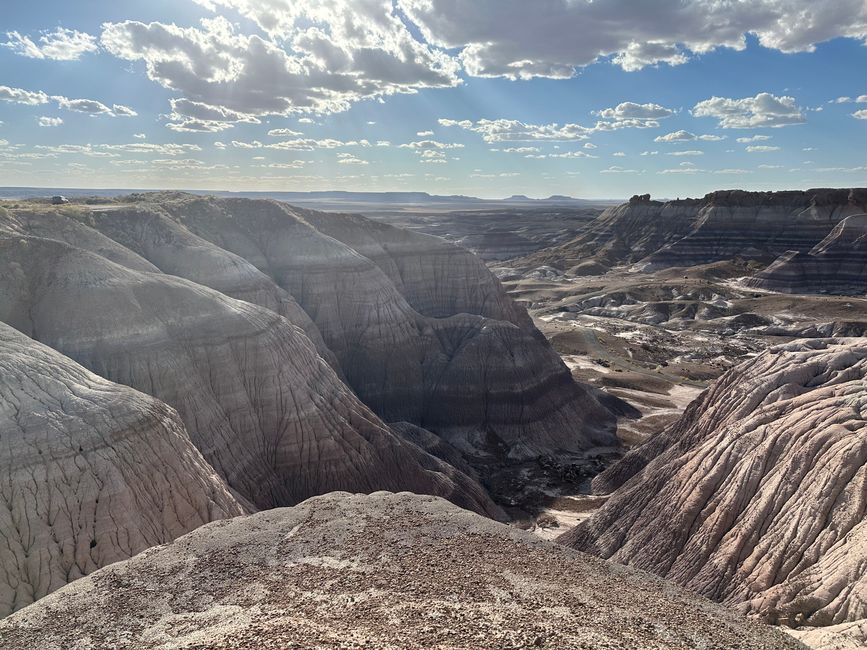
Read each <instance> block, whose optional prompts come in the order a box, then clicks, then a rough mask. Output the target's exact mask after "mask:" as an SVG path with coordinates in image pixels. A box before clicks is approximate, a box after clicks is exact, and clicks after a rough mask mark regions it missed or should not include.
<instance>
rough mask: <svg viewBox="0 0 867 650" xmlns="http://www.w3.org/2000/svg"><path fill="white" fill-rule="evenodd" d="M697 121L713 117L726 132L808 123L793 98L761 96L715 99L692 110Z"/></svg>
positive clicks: (704, 102)
mask: <svg viewBox="0 0 867 650" xmlns="http://www.w3.org/2000/svg"><path fill="white" fill-rule="evenodd" d="M692 114H693V115H695V116H696V117H713V118H716V119H717V120H719V125H720V126H721V127H722V128H724V129H752V128H756V127H781V126H789V125H792V124H803V123H804V122H806V121H807V119H806V118H805V117H804V113H803V111H802V110H801V109H800V108H799V107H798V106H797V105H796V104H795V99H794V98H793V97H788V96H783V97H777V96H775V95H772V94H770V93H759V94H758V95H756V96H755V97H744V98H743V99H728V98H725V97H711V98H710V99H706V100H704V101H702V102H699V103H698V104H696V105H695V107H694V108H693V109H692Z"/></svg>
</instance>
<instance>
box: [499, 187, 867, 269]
mask: <svg viewBox="0 0 867 650" xmlns="http://www.w3.org/2000/svg"><path fill="white" fill-rule="evenodd" d="M865 210H867V190H865V189H851V190H848V189H840V190H837V189H813V190H806V191H790V192H745V191H741V190H730V191H719V192H712V193H710V194H708V195H706V196H705V197H704V198H703V199H684V200H680V199H678V200H676V201H667V202H661V201H651V200H650V199H649V197H647V196H644V197H633V199H632V200H631V201H630V202H629V203H625V204H623V205H620V206H618V207H615V208H609V209H607V210H605V212H603V213H602V215H600V217H599V218H598V219H597V220H596V221H595V222H594V223H593V224H592V225H591V226H590V227H588V229H587V230H586V231H585V232H584V233H582V234H581V235H580V236H579V237H577V238H576V239H574V240H573V241H571V242H569V243H567V244H563V245H561V246H558V247H555V248H551V249H547V250H543V251H540V252H538V253H536V254H534V255H531V256H528V257H526V258H523V259H522V260H519V261H517V262H516V263H513V264H512V265H513V266H516V267H517V268H535V267H538V266H543V265H547V266H554V267H555V268H558V269H560V270H568V269H570V268H572V267H574V266H576V265H579V264H587V263H588V261H590V260H592V261H593V262H596V263H600V264H602V265H603V267H611V266H617V265H622V264H633V263H642V264H643V265H645V266H647V265H650V266H651V267H653V268H663V267H673V266H678V267H679V266H694V265H698V264H708V263H712V262H717V261H722V260H729V259H734V258H738V257H742V258H747V259H757V260H763V261H764V260H767V261H771V260H773V259H774V258H776V257H777V256H779V255H781V254H783V253H785V252H787V251H790V250H795V251H801V252H807V251H809V250H810V249H811V248H813V247H814V246H815V245H816V244H818V243H819V242H820V241H822V239H824V238H825V237H826V236H827V235H828V234H829V233H830V232H831V231H832V230H833V229H834V227H835V226H836V225H837V224H838V223H840V222H841V221H842V220H843V219H845V218H846V217H849V216H852V215H856V214H859V213H863V212H864V211H865Z"/></svg>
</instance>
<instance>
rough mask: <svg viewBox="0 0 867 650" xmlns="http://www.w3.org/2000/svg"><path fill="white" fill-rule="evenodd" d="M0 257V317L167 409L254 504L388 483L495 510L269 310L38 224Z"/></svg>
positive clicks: (5, 244) (7, 241) (6, 242)
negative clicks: (76, 243)
mask: <svg viewBox="0 0 867 650" xmlns="http://www.w3.org/2000/svg"><path fill="white" fill-rule="evenodd" d="M0 264H2V266H3V268H6V269H9V270H10V272H9V273H7V274H5V275H3V276H0V320H2V321H3V322H6V323H8V324H9V325H12V326H13V327H15V328H16V329H18V330H20V331H21V332H24V333H25V334H28V335H29V336H31V337H33V338H34V339H36V340H38V341H40V342H42V343H45V344H47V345H49V346H51V347H52V348H54V349H56V350H58V351H60V352H62V353H63V354H65V355H67V356H69V357H71V358H72V359H74V360H75V361H77V362H79V363H81V364H82V365H83V366H85V367H86V368H88V369H90V370H91V371H93V372H96V373H97V374H99V375H100V376H102V377H104V378H106V379H109V380H111V381H114V382H117V383H121V384H125V385H128V386H131V387H133V388H136V389H138V390H141V391H143V392H146V393H148V394H150V395H153V396H154V397H157V398H158V399H160V400H163V401H165V402H166V403H167V404H169V405H171V406H172V407H174V408H175V409H177V411H178V413H179V414H180V416H181V419H182V420H183V421H184V423H185V425H186V428H187V431H188V432H189V435H190V438H191V439H192V441H193V443H194V444H195V445H196V447H197V448H198V449H199V450H200V451H201V452H202V454H203V456H204V457H205V459H206V460H207V461H208V462H209V463H210V464H211V465H212V466H213V467H214V469H216V470H217V472H218V473H219V474H220V476H222V477H223V478H224V479H225V480H226V482H227V483H228V484H229V485H230V486H231V487H232V488H233V489H234V490H236V491H237V492H238V493H239V494H240V495H242V496H243V497H244V498H245V499H247V500H249V501H250V502H252V503H253V504H255V506H256V507H258V508H268V507H274V506H279V505H285V504H292V503H297V502H298V501H300V500H302V499H304V498H307V497H308V496H311V495H313V494H318V493H321V492H323V491H329V490H332V489H351V490H359V491H371V490H375V489H381V488H384V487H388V488H391V489H409V490H414V491H418V492H426V493H433V494H439V495H443V496H446V497H448V498H450V499H452V500H454V501H455V502H456V503H459V504H460V505H463V506H465V507H468V508H472V509H476V510H478V511H480V512H486V513H489V514H491V515H493V516H497V515H498V513H499V511H498V509H497V508H496V507H495V506H494V505H493V504H492V503H491V502H490V500H489V499H488V497H487V495H486V494H485V493H484V491H483V490H482V488H481V487H480V486H479V485H478V484H477V483H475V482H474V481H473V480H471V479H469V478H468V477H467V476H465V475H464V474H462V473H461V472H459V471H457V470H455V469H454V468H452V467H450V466H448V465H446V464H445V463H443V462H440V461H438V460H436V459H435V458H433V457H432V456H430V455H428V454H426V453H425V452H423V451H422V450H421V449H420V448H418V447H417V446H415V445H413V444H411V443H407V442H405V441H403V440H401V439H400V438H399V437H398V436H397V435H395V434H394V433H393V432H392V431H391V430H390V429H389V428H388V427H387V426H386V425H385V424H384V423H383V422H382V421H381V420H379V418H377V417H376V416H375V415H374V414H373V413H372V412H371V411H370V410H369V409H368V408H367V407H366V406H365V405H364V404H362V403H361V402H360V401H359V400H358V398H357V397H356V396H355V395H354V394H353V393H352V391H351V390H349V389H348V388H347V387H346V386H345V385H344V384H343V383H342V382H341V381H340V379H339V378H338V376H337V375H336V374H335V372H334V371H333V370H332V368H331V367H330V366H329V365H328V364H327V363H326V362H325V361H324V360H323V359H322V358H321V357H320V356H319V355H318V354H317V352H316V349H315V348H314V346H313V345H312V343H311V342H310V339H309V338H307V336H305V335H304V333H303V332H302V330H300V329H298V328H296V327H295V326H293V325H292V324H291V323H290V322H289V321H287V320H286V319H285V318H284V317H282V316H280V315H278V314H277V313H275V312H273V311H270V310H268V309H265V308H263V307H259V306H257V305H253V304H251V303H248V302H243V301H239V300H234V299H232V298H229V297H227V296H225V295H223V294H221V293H219V292H217V291H214V290H212V289H208V288H206V287H204V286H202V285H198V284H194V283H192V282H190V281H187V280H183V279H180V278H178V277H175V276H170V275H165V274H157V273H144V272H139V271H134V270H132V269H129V268H126V267H123V266H120V265H118V264H115V263H114V262H110V261H108V260H107V259H105V258H103V257H100V256H98V255H96V254H94V253H91V252H88V251H85V250H83V249H80V248H74V247H71V246H69V245H67V244H63V243H60V242H58V241H53V240H48V239H42V238H37V237H20V236H18V237H7V238H0Z"/></svg>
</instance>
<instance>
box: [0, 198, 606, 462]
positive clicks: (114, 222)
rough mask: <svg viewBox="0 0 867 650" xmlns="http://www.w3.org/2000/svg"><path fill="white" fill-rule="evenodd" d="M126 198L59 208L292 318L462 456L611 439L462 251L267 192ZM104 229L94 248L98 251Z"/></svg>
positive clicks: (584, 397)
mask: <svg viewBox="0 0 867 650" xmlns="http://www.w3.org/2000/svg"><path fill="white" fill-rule="evenodd" d="M132 198H133V199H136V200H135V201H133V202H132V203H130V201H129V200H127V201H125V202H123V203H121V204H119V205H110V206H108V207H106V208H100V209H98V210H97V211H89V210H74V209H70V210H67V211H66V213H67V214H68V216H67V217H66V218H67V220H68V221H72V222H75V227H76V228H78V229H79V230H81V229H84V230H87V231H91V234H90V235H89V236H90V237H91V238H93V237H95V236H98V237H101V238H102V240H107V241H110V242H112V244H113V245H114V246H116V247H123V248H122V250H126V251H127V253H128V254H129V255H130V256H134V259H135V260H136V263H137V264H141V263H144V264H150V265H152V266H154V267H156V268H158V269H159V270H161V271H163V272H164V273H171V274H173V275H179V276H181V277H185V278H187V279H189V280H192V281H194V282H196V283H200V284H204V285H207V286H210V287H212V288H214V289H217V290H218V291H221V292H223V293H225V294H227V295H230V296H233V297H236V298H241V299H243V300H248V301H250V302H253V303H256V304H258V305H261V306H263V307H266V308H268V309H269V310H271V311H274V312H275V313H279V314H281V315H283V316H285V317H286V318H288V319H289V320H290V321H292V322H293V323H294V324H296V325H298V326H300V327H301V328H302V329H303V330H304V331H305V333H306V334H307V335H308V337H309V338H310V339H311V340H312V341H313V342H314V344H315V345H316V347H317V351H318V352H319V354H320V356H322V357H323V358H325V359H326V360H328V361H329V363H330V364H331V365H332V367H334V368H335V370H336V371H337V373H338V375H339V376H340V377H341V378H342V379H345V380H346V381H347V383H348V384H349V385H350V386H351V387H352V389H353V390H354V391H355V392H356V393H357V394H358V395H359V397H361V399H362V400H363V401H364V402H365V403H366V404H367V405H368V406H370V407H371V408H372V409H373V410H374V411H375V412H376V413H377V414H378V415H379V416H380V417H382V418H383V419H385V420H386V421H408V422H412V423H414V424H416V425H419V426H423V427H426V428H429V429H432V430H433V431H434V432H435V433H437V434H440V435H443V436H445V437H447V438H449V440H450V441H452V442H453V443H454V444H456V445H458V446H460V447H461V448H462V449H463V450H464V451H465V452H466V453H470V454H486V453H489V452H490V451H491V450H493V449H501V448H502V446H503V445H504V446H505V447H506V448H507V451H508V453H509V454H511V455H512V456H513V457H518V458H526V457H531V456H533V455H538V454H539V453H547V452H549V451H552V450H566V451H576V450H581V449H584V448H587V447H588V446H591V445H594V444H597V443H601V444H610V443H611V442H612V441H613V435H612V431H613V428H614V421H613V417H612V416H611V415H610V414H609V413H608V412H607V411H606V410H605V409H604V408H602V407H601V406H600V405H599V404H598V402H597V401H596V399H595V398H594V397H593V396H592V395H591V394H589V393H588V392H587V391H586V390H585V389H583V388H582V387H580V386H578V385H576V384H575V383H574V382H573V380H572V378H571V375H570V374H569V371H568V369H567V368H566V367H565V366H564V365H563V363H562V362H561V361H560V359H559V357H558V356H557V355H556V354H555V353H554V352H553V350H551V348H550V347H549V346H548V344H547V343H546V342H545V341H544V339H543V338H542V337H541V335H540V334H539V332H538V331H537V330H536V329H535V328H534V327H533V325H532V323H531V322H530V319H529V317H528V316H527V314H526V311H525V310H523V309H522V308H519V307H517V306H516V305H515V304H514V303H513V302H512V301H511V300H510V299H509V298H508V297H507V296H506V294H505V292H504V291H503V289H502V287H501V286H500V285H499V283H498V282H497V281H496V279H495V278H494V277H493V276H492V275H491V274H490V273H489V272H488V271H487V269H486V268H485V267H484V265H483V264H482V263H481V262H480V261H479V260H478V259H476V258H475V257H473V256H472V255H470V254H468V253H467V252H466V251H462V250H461V249H459V248H457V247H455V246H453V245H451V244H447V243H445V242H442V241H441V240H438V239H436V238H433V237H429V236H425V235H421V234H418V233H409V232H404V231H400V230H398V229H396V228H392V227H390V226H386V225H383V224H376V223H374V222H371V221H369V220H367V219H364V218H362V217H355V216H352V215H324V214H320V213H316V212H312V211H307V210H298V209H294V208H290V207H289V206H286V205H284V204H280V203H277V202H274V201H259V200H248V199H226V200H217V199H211V198H201V197H191V196H189V195H177V194H168V195H166V194H157V195H137V196H135V197H132ZM6 222H7V227H6V229H7V230H10V231H12V230H15V231H17V232H25V233H26V232H32V229H33V228H34V226H33V223H34V222H36V223H38V222H39V220H38V219H34V218H33V217H32V216H27V215H26V214H21V212H15V213H14V214H11V217H10V216H7V219H6ZM28 229H29V230H28ZM70 230H72V226H71V225H67V226H66V227H65V228H63V229H57V231H58V232H60V233H61V236H58V237H57V238H59V239H63V237H64V236H65V235H63V233H65V232H67V231H70ZM36 234H40V235H41V234H43V233H42V231H39V232H37V233H36ZM68 239H71V238H68ZM82 240H84V236H83V235H82V234H80V233H78V232H76V233H75V240H74V241H75V242H80V241H82ZM102 240H100V242H99V246H98V247H97V246H93V245H89V246H87V249H88V250H91V251H93V252H100V250H102V249H104V248H105V246H104V244H103V242H102ZM74 245H78V244H77V243H74ZM118 261H119V260H118ZM121 263H123V262H121ZM503 352H507V353H506V354H503Z"/></svg>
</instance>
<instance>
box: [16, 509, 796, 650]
mask: <svg viewBox="0 0 867 650" xmlns="http://www.w3.org/2000/svg"><path fill="white" fill-rule="evenodd" d="M0 645H3V646H4V647H9V648H12V647H15V648H18V649H19V650H28V649H36V648H40V649H41V648H50V647H97V646H98V647H112V648H136V649H137V650H138V649H142V650H143V649H148V648H167V647H200V646H205V645H206V646H207V647H208V648H264V647H294V646H299V647H338V646H339V647H348V645H353V646H356V647H371V648H412V649H415V648H431V647H436V648H479V649H483V648H526V647H549V648H579V647H587V648H590V647H592V648H603V647H604V648H647V649H660V650H661V649H667V648H673V647H677V648H704V649H707V650H716V649H723V648H726V649H743V650H747V649H749V650H759V649H767V650H770V649H778V648H779V649H784V648H793V649H794V648H799V647H802V646H800V645H799V644H798V643H797V642H796V641H794V640H793V639H791V638H788V637H786V636H785V635H784V634H782V633H781V632H780V631H779V630H775V629H772V628H767V627H762V626H759V625H756V624H753V623H749V622H747V621H744V620H742V619H739V618H738V617H737V616H736V615H734V614H732V613H730V612H727V611H725V610H724V609H722V608H721V607H719V606H716V605H713V604H712V603H710V602H708V601H705V600H703V599H700V598H697V597H695V596H691V595H688V594H687V593H685V592H683V591H681V590H679V589H676V588H673V587H671V586H669V585H666V584H664V583H663V582H662V581H660V580H657V579H654V578H653V577H650V576H647V575H645V574H641V573H636V572H633V571H630V570H627V569H623V568H618V567H615V566H613V565H609V564H607V563H603V562H601V561H599V560H596V559H594V558H591V557H588V556H585V555H583V554H580V553H576V552H574V551H571V550H569V549H566V548H563V547H558V546H557V545H554V544H550V543H548V542H543V541H541V540H539V539H537V538H534V537H533V536H532V535H530V534H528V533H525V532H522V531H518V530H516V529H513V528H509V527H506V526H502V525H500V524H496V523H494V522H491V521H489V520H485V519H483V518H481V517H479V516H477V515H474V514H472V513H469V512H466V511H463V510H460V509H458V508H455V507H454V506H452V505H450V504H447V503H446V502H444V501H442V500H441V499H435V498H431V497H419V496H416V495H409V494H397V495H393V494H383V493H378V494H374V495H370V496H360V495H356V496H351V495H349V494H330V495H327V496H323V497H317V498H314V499H310V500H309V501H306V502H304V503H303V504H301V505H299V506H296V507H295V508H291V509H280V510H272V511H268V512H263V513H259V514H256V515H253V516H251V517H246V518H239V519H235V520H232V521H229V522H221V523H217V524H212V525H209V526H205V527H202V528H199V529H198V530H196V531H194V532H193V533H191V534H189V535H187V536H185V537H183V538H182V539H180V540H177V541H176V542H174V543H173V544H170V545H168V546H163V547H159V548H156V549H152V550H150V551H147V552H145V553H143V554H141V555H139V556H137V557H135V558H133V559H132V560H128V561H126V562H123V563H119V564H116V565H114V566H112V567H108V568H106V569H103V570H102V571H99V572H97V573H96V574H93V575H91V576H89V577H87V578H85V579H83V580H80V581H78V582H77V583H74V584H73V585H70V586H69V587H67V588H65V589H63V590H61V591H60V592H58V593H56V594H53V595H52V596H49V597H48V598H46V599H44V600H42V601H41V602H40V603H37V604H35V605H33V606H31V607H29V608H27V609H25V610H24V611H22V612H19V613H18V614H16V615H14V616H12V617H10V618H7V619H5V620H4V621H2V622H0Z"/></svg>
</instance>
